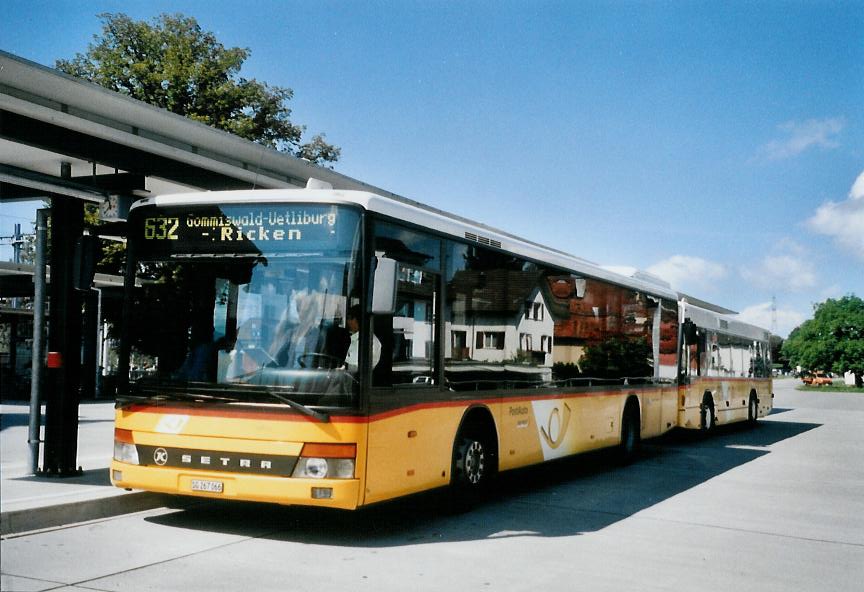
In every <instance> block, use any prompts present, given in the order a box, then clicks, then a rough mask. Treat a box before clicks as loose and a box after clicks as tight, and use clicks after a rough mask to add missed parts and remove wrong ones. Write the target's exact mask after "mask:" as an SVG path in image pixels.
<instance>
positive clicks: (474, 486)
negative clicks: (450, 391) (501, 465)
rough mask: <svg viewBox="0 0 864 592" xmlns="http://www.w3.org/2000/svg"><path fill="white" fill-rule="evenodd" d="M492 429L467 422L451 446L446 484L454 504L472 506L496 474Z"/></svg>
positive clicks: (482, 424) (484, 423)
mask: <svg viewBox="0 0 864 592" xmlns="http://www.w3.org/2000/svg"><path fill="white" fill-rule="evenodd" d="M497 468H498V467H497V454H496V451H495V437H494V428H492V427H490V426H488V425H486V422H484V421H477V420H476V418H474V421H470V420H469V421H468V422H467V423H466V425H464V426H462V428H461V429H460V430H459V435H457V436H456V442H455V443H454V445H453V462H452V466H451V469H450V475H451V478H450V485H451V490H452V492H453V494H454V497H455V500H456V501H457V503H458V504H465V503H466V502H467V503H473V502H475V501H476V500H478V499H479V498H480V497H482V495H483V494H485V493H486V492H487V491H488V488H489V484H490V482H491V481H492V478H493V476H494V475H495V473H496V472H497Z"/></svg>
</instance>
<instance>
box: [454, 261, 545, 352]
mask: <svg viewBox="0 0 864 592" xmlns="http://www.w3.org/2000/svg"><path fill="white" fill-rule="evenodd" d="M543 287H544V286H543V283H542V280H541V277H540V275H539V274H538V273H537V272H536V271H534V270H530V271H520V270H513V269H493V270H486V271H475V270H460V271H457V272H456V273H455V274H454V277H453V279H452V281H451V282H450V284H449V286H448V296H449V298H450V299H451V306H450V311H451V316H450V319H449V320H448V322H447V325H446V331H448V332H449V333H450V334H451V338H450V339H449V340H448V344H447V345H448V346H449V347H448V349H447V351H446V352H445V356H446V358H448V359H450V360H453V361H468V360H470V361H473V362H481V363H485V364H518V365H521V366H526V365H527V366H544V367H551V366H552V358H551V355H548V354H551V350H552V338H551V336H552V334H553V331H554V322H553V320H552V318H551V317H550V315H549V314H547V313H548V306H547V304H546V299H547V296H546V295H545V294H544V290H543V289H541V288H543ZM463 335H464V337H463ZM472 336H473V337H472ZM544 336H545V337H546V338H547V340H548V344H547V345H546V346H545V348H541V342H542V338H543V337H544Z"/></svg>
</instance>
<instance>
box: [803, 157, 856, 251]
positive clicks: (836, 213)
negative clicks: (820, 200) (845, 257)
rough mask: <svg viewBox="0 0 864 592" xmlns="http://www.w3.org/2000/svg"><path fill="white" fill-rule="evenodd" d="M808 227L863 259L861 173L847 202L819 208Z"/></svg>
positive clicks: (830, 202)
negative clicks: (830, 238)
mask: <svg viewBox="0 0 864 592" xmlns="http://www.w3.org/2000/svg"><path fill="white" fill-rule="evenodd" d="M807 226H809V227H810V229H811V230H813V232H816V233H818V234H824V235H826V236H830V237H832V238H833V239H834V242H835V243H836V244H837V245H839V246H840V247H841V248H843V249H845V250H847V251H849V252H851V253H852V254H853V255H855V256H857V257H859V258H860V259H864V172H862V173H861V174H860V175H858V178H857V179H855V183H853V184H852V189H851V190H850V191H849V197H848V199H846V200H845V201H841V202H833V201H829V202H828V203H826V204H823V205H821V206H819V208H818V209H817V210H816V213H815V214H814V215H813V217H812V218H810V219H809V220H808V221H807Z"/></svg>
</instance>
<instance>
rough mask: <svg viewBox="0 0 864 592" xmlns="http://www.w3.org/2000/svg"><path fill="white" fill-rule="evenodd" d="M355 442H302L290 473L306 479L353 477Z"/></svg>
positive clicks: (355, 454)
mask: <svg viewBox="0 0 864 592" xmlns="http://www.w3.org/2000/svg"><path fill="white" fill-rule="evenodd" d="M356 456H357V446H356V445H355V444H304V445H303V450H302V451H301V453H300V458H299V459H297V465H296V466H295V467H294V472H293V474H292V475H291V476H292V477H295V478H306V479H325V478H327V479H353V478H354V460H355V457H356Z"/></svg>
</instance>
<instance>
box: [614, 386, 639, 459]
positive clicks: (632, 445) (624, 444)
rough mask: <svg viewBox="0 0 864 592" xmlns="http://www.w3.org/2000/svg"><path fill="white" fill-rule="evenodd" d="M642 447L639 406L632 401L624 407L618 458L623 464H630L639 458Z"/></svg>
mask: <svg viewBox="0 0 864 592" xmlns="http://www.w3.org/2000/svg"><path fill="white" fill-rule="evenodd" d="M641 447H642V421H641V417H640V415H639V404H638V403H637V402H636V400H635V399H630V400H628V401H627V404H626V405H624V413H623V414H622V416H621V444H620V445H619V446H618V457H619V459H620V461H621V463H622V464H630V463H632V462H633V461H634V460H636V457H637V456H639V450H640V449H641Z"/></svg>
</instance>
